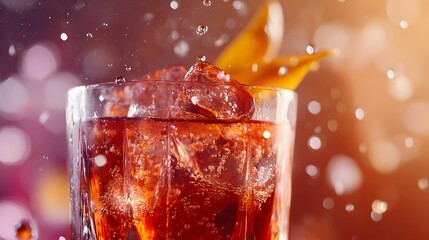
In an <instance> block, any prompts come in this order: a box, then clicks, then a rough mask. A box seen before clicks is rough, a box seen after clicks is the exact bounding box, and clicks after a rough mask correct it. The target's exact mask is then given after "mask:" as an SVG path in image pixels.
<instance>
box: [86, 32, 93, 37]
mask: <svg viewBox="0 0 429 240" xmlns="http://www.w3.org/2000/svg"><path fill="white" fill-rule="evenodd" d="M93 37H94V35H92V33H90V32H89V33H87V34H86V38H93Z"/></svg>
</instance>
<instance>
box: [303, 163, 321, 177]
mask: <svg viewBox="0 0 429 240" xmlns="http://www.w3.org/2000/svg"><path fill="white" fill-rule="evenodd" d="M305 172H306V173H307V175H308V176H310V177H312V178H316V177H317V175H318V174H319V169H318V168H317V167H316V166H314V165H308V166H307V167H305Z"/></svg>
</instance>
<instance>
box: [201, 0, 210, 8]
mask: <svg viewBox="0 0 429 240" xmlns="http://www.w3.org/2000/svg"><path fill="white" fill-rule="evenodd" d="M203 4H204V6H206V7H210V6H211V5H212V1H210V0H203Z"/></svg>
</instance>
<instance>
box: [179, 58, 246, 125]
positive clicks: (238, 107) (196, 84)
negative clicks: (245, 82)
mask: <svg viewBox="0 0 429 240" xmlns="http://www.w3.org/2000/svg"><path fill="white" fill-rule="evenodd" d="M183 80H184V84H183V91H182V92H180V93H179V95H178V98H177V99H176V105H177V106H178V107H179V109H177V110H179V111H173V113H176V114H178V116H179V117H184V116H185V117H187V118H189V117H190V118H194V119H201V118H202V119H210V120H226V121H237V120H242V119H248V118H251V117H252V115H253V112H254V103H253V99H252V97H251V96H250V94H249V93H248V92H247V91H246V89H245V88H244V87H243V86H242V85H240V84H239V83H238V82H237V81H236V80H234V79H232V78H231V77H230V76H229V75H228V74H225V72H224V71H222V70H221V69H219V68H217V67H215V66H214V65H212V64H210V63H208V62H205V61H202V60H199V61H198V62H197V63H196V64H195V65H194V66H192V67H191V68H190V69H189V71H188V72H187V73H186V76H185V77H184V79H183Z"/></svg>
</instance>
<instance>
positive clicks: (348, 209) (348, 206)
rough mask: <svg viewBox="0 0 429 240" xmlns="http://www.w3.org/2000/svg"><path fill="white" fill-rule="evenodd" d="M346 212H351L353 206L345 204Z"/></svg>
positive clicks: (353, 208)
mask: <svg viewBox="0 0 429 240" xmlns="http://www.w3.org/2000/svg"><path fill="white" fill-rule="evenodd" d="M345 209H346V211H347V212H353V211H354V210H355V205H353V204H347V205H346V207H345Z"/></svg>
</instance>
